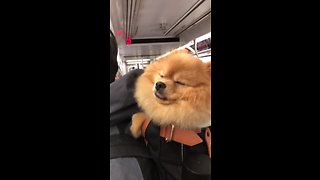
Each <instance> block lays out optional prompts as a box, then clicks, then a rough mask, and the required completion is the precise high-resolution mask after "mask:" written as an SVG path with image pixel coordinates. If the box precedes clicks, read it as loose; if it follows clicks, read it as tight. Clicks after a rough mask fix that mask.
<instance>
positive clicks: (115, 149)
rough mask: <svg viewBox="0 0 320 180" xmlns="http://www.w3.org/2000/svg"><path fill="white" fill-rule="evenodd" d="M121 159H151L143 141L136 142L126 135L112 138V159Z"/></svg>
mask: <svg viewBox="0 0 320 180" xmlns="http://www.w3.org/2000/svg"><path fill="white" fill-rule="evenodd" d="M121 157H143V158H151V156H150V154H149V151H148V150H147V147H146V146H145V144H144V142H143V140H141V141H140V140H136V139H134V138H133V137H131V136H129V135H126V134H118V135H112V136H110V159H114V158H121Z"/></svg>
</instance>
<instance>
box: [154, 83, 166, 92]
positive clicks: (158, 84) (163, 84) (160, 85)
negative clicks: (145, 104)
mask: <svg viewBox="0 0 320 180" xmlns="http://www.w3.org/2000/svg"><path fill="white" fill-rule="evenodd" d="M166 87H167V86H166V84H165V83H163V82H161V81H159V82H157V83H156V90H157V91H159V90H161V89H164V88H166Z"/></svg>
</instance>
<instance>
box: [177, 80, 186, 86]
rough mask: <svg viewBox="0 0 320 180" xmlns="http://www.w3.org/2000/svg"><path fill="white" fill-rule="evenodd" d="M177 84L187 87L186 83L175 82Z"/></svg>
mask: <svg viewBox="0 0 320 180" xmlns="http://www.w3.org/2000/svg"><path fill="white" fill-rule="evenodd" d="M174 82H175V83H176V84H179V85H182V86H185V85H186V83H183V82H181V81H174Z"/></svg>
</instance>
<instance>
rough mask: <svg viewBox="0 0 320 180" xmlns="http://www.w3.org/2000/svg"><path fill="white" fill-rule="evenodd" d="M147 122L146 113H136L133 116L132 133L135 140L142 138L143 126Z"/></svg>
mask: <svg viewBox="0 0 320 180" xmlns="http://www.w3.org/2000/svg"><path fill="white" fill-rule="evenodd" d="M145 120H146V115H145V114H144V113H136V114H134V115H133V116H132V125H131V127H130V131H131V134H132V136H133V137H134V138H139V137H140V136H141V126H142V124H143V122H144V121H145Z"/></svg>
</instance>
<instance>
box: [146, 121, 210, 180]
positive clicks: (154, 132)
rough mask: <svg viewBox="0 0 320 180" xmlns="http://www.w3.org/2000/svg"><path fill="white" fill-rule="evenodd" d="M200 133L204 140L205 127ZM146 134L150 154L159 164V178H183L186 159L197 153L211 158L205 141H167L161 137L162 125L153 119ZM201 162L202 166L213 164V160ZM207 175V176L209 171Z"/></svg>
mask: <svg viewBox="0 0 320 180" xmlns="http://www.w3.org/2000/svg"><path fill="white" fill-rule="evenodd" d="M198 135H199V136H200V137H201V138H202V139H203V140H204V135H205V129H203V130H202V131H201V133H199V134H198ZM145 136H146V140H147V141H148V149H149V151H150V154H151V156H152V158H153V160H154V161H155V162H156V164H157V168H158V172H159V178H160V179H161V180H182V176H183V174H182V173H183V171H182V167H183V164H184V161H183V160H184V159H190V158H193V157H194V156H195V155H200V156H199V157H201V156H202V155H205V156H206V157H207V158H208V159H209V156H208V149H207V145H206V144H205V143H201V144H198V145H195V146H187V145H182V144H180V143H177V142H174V141H171V142H166V141H165V139H164V138H162V137H160V127H159V126H157V125H155V124H154V123H152V121H151V122H150V123H149V125H148V127H147V129H146V135H145ZM204 142H205V141H204ZM199 159H200V158H199ZM200 164H201V166H202V167H206V166H211V161H210V160H206V161H203V162H200ZM185 173H187V174H189V173H190V174H192V173H193V172H186V171H185ZM205 175H206V176H205V177H206V178H207V177H208V175H207V172H206V174H205ZM194 177H204V176H203V174H194ZM209 177H211V175H209Z"/></svg>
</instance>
